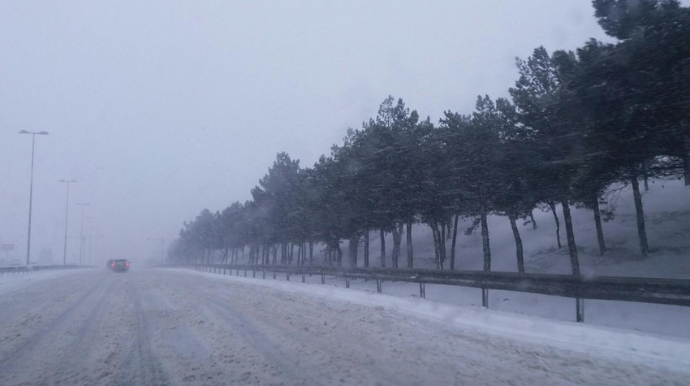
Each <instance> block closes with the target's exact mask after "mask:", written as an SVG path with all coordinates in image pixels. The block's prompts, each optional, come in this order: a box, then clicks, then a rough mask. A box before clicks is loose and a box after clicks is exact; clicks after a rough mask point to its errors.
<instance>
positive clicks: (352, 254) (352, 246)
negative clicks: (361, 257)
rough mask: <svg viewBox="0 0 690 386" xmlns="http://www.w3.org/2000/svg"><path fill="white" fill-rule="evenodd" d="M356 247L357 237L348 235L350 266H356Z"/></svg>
mask: <svg viewBox="0 0 690 386" xmlns="http://www.w3.org/2000/svg"><path fill="white" fill-rule="evenodd" d="M357 248H359V240H358V239H357V237H350V245H349V247H348V249H349V252H350V267H353V268H356V267H357Z"/></svg>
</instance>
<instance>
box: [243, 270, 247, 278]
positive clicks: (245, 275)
mask: <svg viewBox="0 0 690 386" xmlns="http://www.w3.org/2000/svg"><path fill="white" fill-rule="evenodd" d="M244 277H247V270H246V269H245V270H244Z"/></svg>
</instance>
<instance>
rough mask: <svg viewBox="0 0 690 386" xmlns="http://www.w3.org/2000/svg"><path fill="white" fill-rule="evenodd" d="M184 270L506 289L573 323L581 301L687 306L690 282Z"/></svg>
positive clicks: (304, 269) (379, 271)
mask: <svg viewBox="0 0 690 386" xmlns="http://www.w3.org/2000/svg"><path fill="white" fill-rule="evenodd" d="M184 267H186V268H191V269H196V270H203V271H207V272H215V273H223V274H226V273H227V272H228V271H229V272H230V274H232V272H233V271H235V273H236V275H237V276H240V272H244V277H247V274H248V272H251V275H252V277H256V274H257V272H261V274H262V277H263V278H266V272H270V273H273V278H274V279H275V278H276V274H278V273H281V274H285V275H286V278H287V280H290V276H292V275H301V276H302V282H303V283H304V282H305V275H320V276H321V284H325V277H326V276H335V277H341V278H345V286H346V288H349V287H350V281H351V279H355V278H356V279H365V280H375V281H376V289H377V292H381V291H382V285H383V282H384V281H391V282H409V283H419V295H420V296H421V297H423V298H424V297H426V284H444V285H452V286H460V287H473V288H481V289H482V306H483V307H486V308H488V307H489V301H488V290H490V289H494V290H505V291H515V292H527V293H536V294H543V295H552V296H560V297H568V298H574V299H576V310H575V314H576V320H577V321H578V322H584V299H598V300H617V301H628V302H640V303H653V304H667V305H677V306H686V307H687V306H690V280H687V279H654V278H639V277H613V276H598V277H584V276H573V275H551V274H536V273H514V272H483V271H442V270H428V269H397V268H396V269H386V268H342V267H324V266H290V265H230V264H203V265H186V266H184Z"/></svg>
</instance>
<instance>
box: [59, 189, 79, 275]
mask: <svg viewBox="0 0 690 386" xmlns="http://www.w3.org/2000/svg"><path fill="white" fill-rule="evenodd" d="M60 182H64V183H66V184H67V199H66V200H65V248H64V250H63V253H62V265H67V224H68V222H67V219H68V216H69V184H72V183H75V182H77V181H76V180H60Z"/></svg>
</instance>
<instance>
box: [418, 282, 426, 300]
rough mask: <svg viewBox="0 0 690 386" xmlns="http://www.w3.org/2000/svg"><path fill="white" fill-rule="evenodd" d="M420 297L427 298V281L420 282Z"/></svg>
mask: <svg viewBox="0 0 690 386" xmlns="http://www.w3.org/2000/svg"><path fill="white" fill-rule="evenodd" d="M419 297H420V298H423V299H426V284H425V283H421V282H420V283H419Z"/></svg>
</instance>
